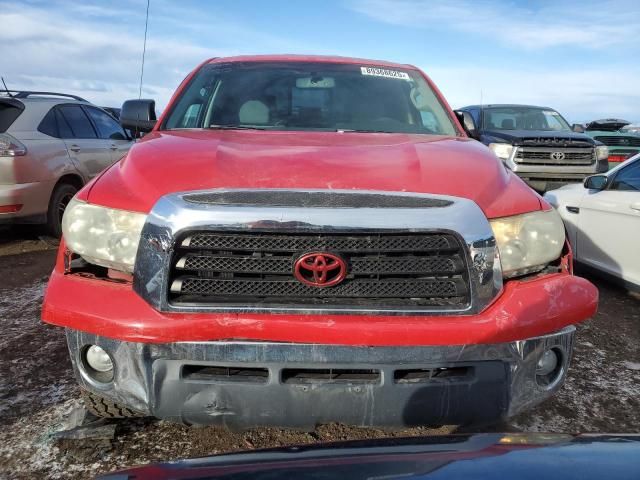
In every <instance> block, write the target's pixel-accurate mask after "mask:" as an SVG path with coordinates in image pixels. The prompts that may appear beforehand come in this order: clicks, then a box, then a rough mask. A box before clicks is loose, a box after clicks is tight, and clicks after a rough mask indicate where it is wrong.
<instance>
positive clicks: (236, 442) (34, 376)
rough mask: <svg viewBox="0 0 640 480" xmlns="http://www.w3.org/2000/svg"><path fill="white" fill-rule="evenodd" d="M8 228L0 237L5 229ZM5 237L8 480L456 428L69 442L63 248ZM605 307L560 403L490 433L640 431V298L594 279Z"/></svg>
mask: <svg viewBox="0 0 640 480" xmlns="http://www.w3.org/2000/svg"><path fill="white" fill-rule="evenodd" d="M1 233H2V232H0V236H1ZM18 243H19V244H18V245H16V241H9V240H6V241H4V242H3V241H2V240H0V255H3V254H4V255H7V254H11V253H16V252H26V253H21V254H19V255H8V256H0V278H2V280H3V281H2V283H0V321H2V326H3V329H2V334H1V335H0V361H1V362H2V363H1V364H2V366H3V368H2V369H0V478H36V477H40V478H87V477H89V476H92V475H95V474H98V473H102V472H108V471H112V470H115V469H120V468H124V467H126V466H132V465H137V464H142V463H147V462H152V461H159V460H170V459H176V458H183V457H194V456H203V455H210V454H215V453H222V452H228V451H234V450H239V449H253V448H263V447H275V446H283V445H290V444H302V443H310V442H319V441H336V440H348V439H363V438H373V437H380V436H390V435H393V436H410V435H433V434H435V433H449V432H454V431H461V430H460V429H456V427H454V426H449V427H442V428H439V429H429V428H413V429H408V430H403V431H399V432H385V431H380V430H372V429H362V428H352V427H347V426H344V425H339V424H333V425H325V426H321V427H319V428H318V429H317V430H316V431H314V432H310V433H307V432H298V431H293V430H281V429H273V428H260V429H255V430H251V431H247V432H243V433H231V432H228V431H226V430H224V429H221V428H215V427H200V428H195V427H191V428H190V427H186V426H182V425H174V424H170V423H167V422H162V421H156V420H148V419H139V420H135V421H120V422H116V423H115V424H114V425H115V432H116V433H115V437H114V439H113V440H111V441H106V442H105V441H102V442H84V443H82V442H81V443H80V444H78V443H77V442H76V443H75V444H73V443H72V444H69V443H61V442H58V441H56V440H55V439H54V434H55V433H56V432H58V431H61V430H65V429H66V428H68V426H69V425H70V423H71V421H72V417H73V413H74V412H77V411H78V408H77V407H78V406H79V405H80V401H79V399H78V396H79V389H78V387H77V386H76V384H75V382H74V379H73V376H72V372H71V367H70V363H69V360H68V352H67V348H66V344H65V340H64V334H63V331H62V330H61V329H59V328H54V327H50V326H47V325H44V324H42V323H40V320H39V315H40V306H41V302H42V294H43V291H44V287H45V284H46V280H47V276H48V274H49V272H50V270H51V267H52V265H53V261H54V256H55V251H53V250H52V249H51V245H50V244H49V242H48V241H42V240H41V239H40V238H39V237H38V236H37V234H33V237H32V238H29V239H28V240H27V243H24V241H22V242H18ZM593 280H594V282H595V283H596V284H597V285H598V287H599V288H600V293H601V303H600V311H599V313H598V314H597V315H596V317H595V318H594V319H592V320H591V321H589V322H587V323H586V324H585V325H583V326H581V327H580V328H579V331H578V337H577V345H576V350H575V356H574V361H573V364H572V367H571V369H570V372H569V376H568V379H567V382H566V384H565V386H564V388H563V389H562V390H561V392H560V393H559V394H558V395H557V396H556V397H555V398H553V399H552V400H550V401H548V402H546V403H545V404H543V405H540V406H539V407H537V408H536V409H534V410H532V411H531V412H527V413H526V414H523V415H520V416H518V417H516V418H514V419H512V420H511V421H510V422H509V424H504V425H497V426H494V427H491V429H492V430H508V431H548V432H609V433H623V432H626V433H636V432H638V431H639V430H640V349H638V344H639V343H640V309H639V308H638V307H640V300H639V297H637V296H633V295H630V294H628V293H626V292H625V291H623V290H620V289H618V288H615V287H612V286H609V285H607V284H606V283H604V282H602V281H599V280H597V279H593Z"/></svg>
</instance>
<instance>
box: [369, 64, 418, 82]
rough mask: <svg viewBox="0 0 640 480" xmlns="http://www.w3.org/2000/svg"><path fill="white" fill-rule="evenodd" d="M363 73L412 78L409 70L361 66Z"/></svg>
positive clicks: (375, 75)
mask: <svg viewBox="0 0 640 480" xmlns="http://www.w3.org/2000/svg"><path fill="white" fill-rule="evenodd" d="M360 71H361V72H362V75H372V76H374V77H386V78H398V79H400V80H411V78H410V77H409V74H408V73H407V72H399V71H397V70H387V69H386V68H374V67H360Z"/></svg>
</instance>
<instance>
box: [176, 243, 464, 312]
mask: <svg viewBox="0 0 640 480" xmlns="http://www.w3.org/2000/svg"><path fill="white" fill-rule="evenodd" d="M309 252H326V253H330V254H334V255H338V256H340V257H341V258H342V259H343V260H344V262H345V264H346V277H345V278H344V280H343V281H342V282H341V283H339V284H337V285H335V286H328V287H317V286H310V285H307V284H305V283H302V282H301V281H299V280H298V279H296V278H295V276H294V264H295V262H296V260H297V259H298V258H299V257H300V256H301V255H303V254H306V253H309ZM467 269H468V267H467V264H466V256H465V253H464V249H463V246H462V243H461V242H460V241H459V240H458V239H457V237H455V236H454V235H452V234H444V233H416V234H409V235H407V234H378V233H376V234H320V235H318V234H291V235H286V234H281V233H278V234H270V233H255V232H247V233H239V234H229V233H212V232H193V233H191V234H186V235H185V236H183V237H181V238H179V239H178V241H177V243H176V248H175V252H174V257H173V262H172V267H171V273H170V278H169V300H170V301H171V302H172V303H173V304H175V305H214V306H222V307H224V306H225V305H232V306H234V307H242V306H244V307H250V306H253V305H256V304H258V305H260V306H272V307H274V306H278V305H281V306H291V305H296V306H314V307H318V306H320V307H321V306H323V305H326V306H336V307H342V306H345V307H350V306H357V307H367V306H375V307H384V306H388V307H390V308H394V307H398V306H399V307H402V306H408V307H412V306H413V307H424V306H436V307H439V309H440V308H442V309H452V308H455V309H461V308H464V307H466V306H468V305H469V302H470V292H469V280H468V278H469V277H468V271H467Z"/></svg>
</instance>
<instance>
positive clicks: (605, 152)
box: [596, 145, 609, 160]
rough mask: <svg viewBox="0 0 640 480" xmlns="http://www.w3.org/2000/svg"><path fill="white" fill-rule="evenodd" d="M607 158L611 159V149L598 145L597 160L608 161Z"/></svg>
mask: <svg viewBox="0 0 640 480" xmlns="http://www.w3.org/2000/svg"><path fill="white" fill-rule="evenodd" d="M607 158H609V147H607V146H606V145H598V146H597V147H596V160H606V159H607Z"/></svg>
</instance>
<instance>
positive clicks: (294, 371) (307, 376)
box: [281, 368, 381, 385]
mask: <svg viewBox="0 0 640 480" xmlns="http://www.w3.org/2000/svg"><path fill="white" fill-rule="evenodd" d="M281 379H282V383H285V384H296V385H308V384H323V383H342V384H344V383H346V384H365V383H373V384H376V383H380V379H381V375H380V371H379V370H351V369H331V368H285V369H283V370H282V373H281Z"/></svg>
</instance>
